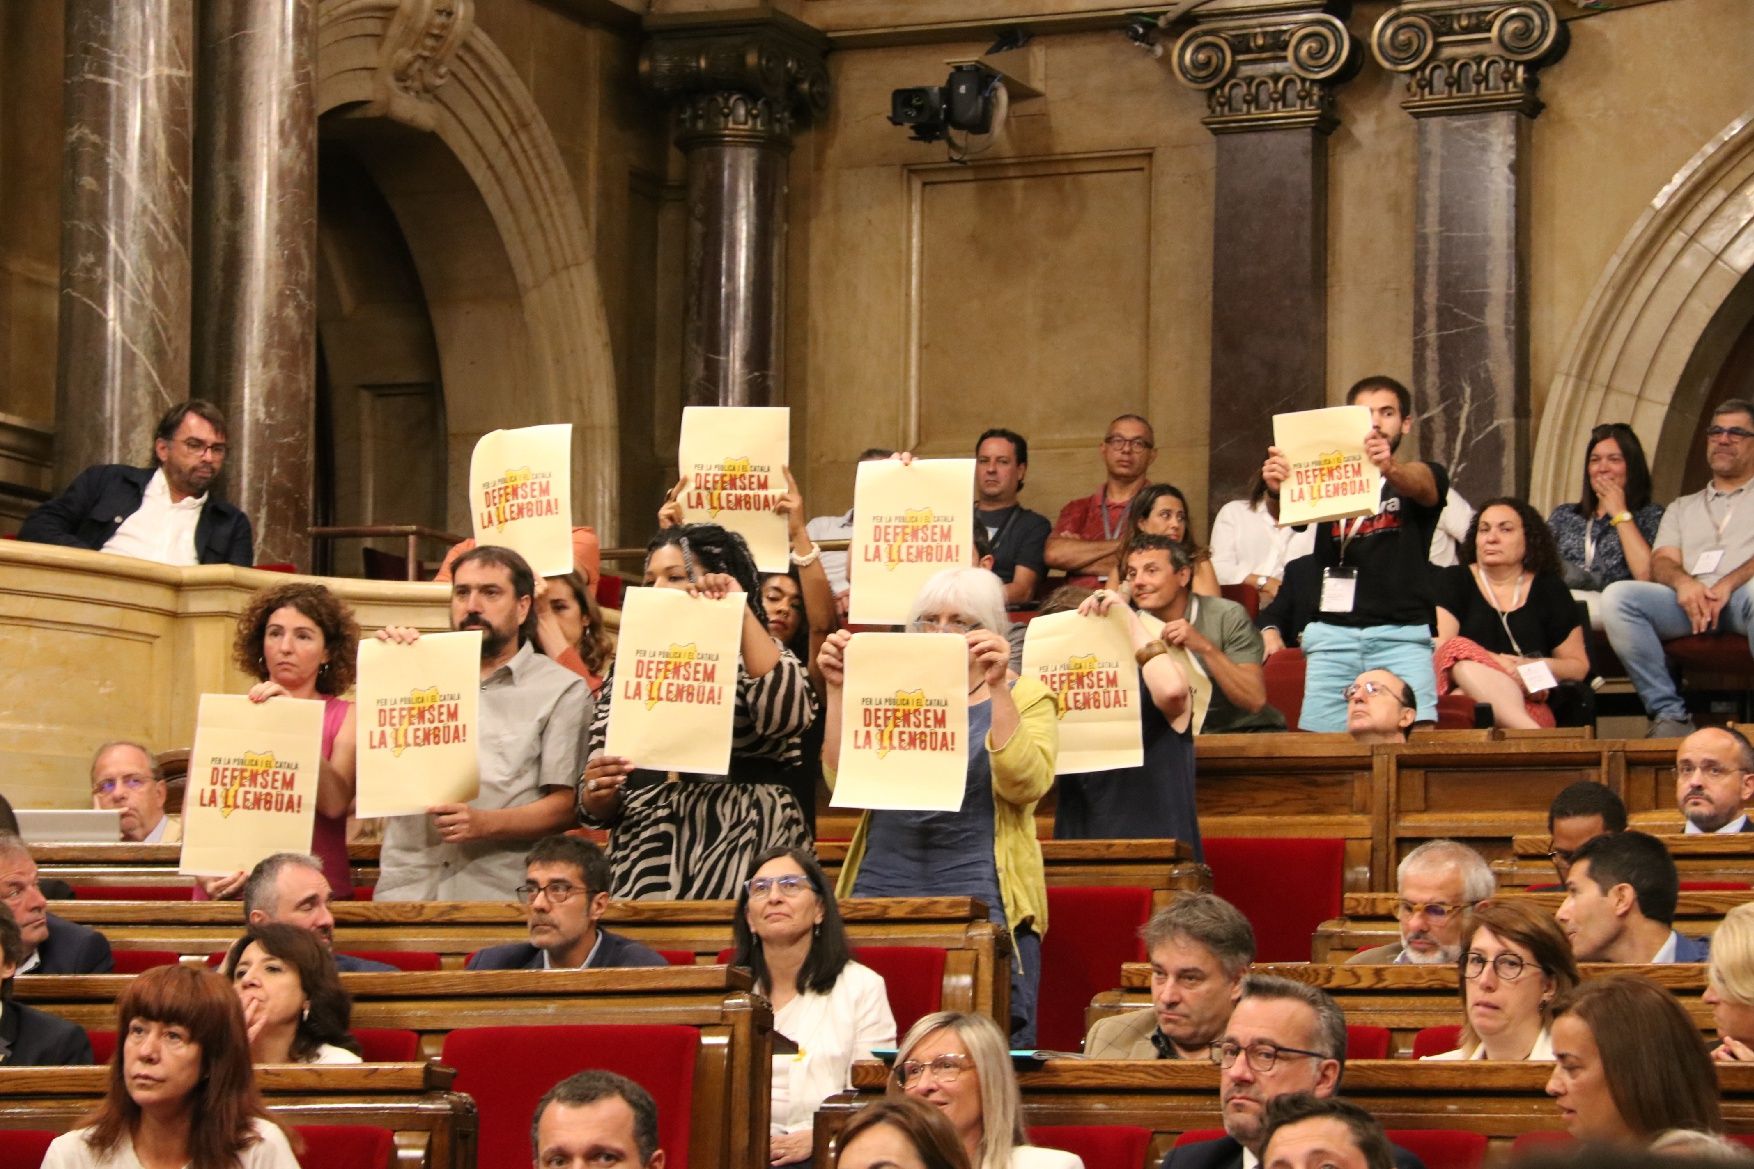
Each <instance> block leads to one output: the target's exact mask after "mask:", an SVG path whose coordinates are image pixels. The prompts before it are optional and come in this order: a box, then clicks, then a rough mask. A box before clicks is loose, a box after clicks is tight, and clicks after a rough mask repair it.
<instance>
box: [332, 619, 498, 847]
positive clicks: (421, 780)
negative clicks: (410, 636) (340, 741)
mask: <svg viewBox="0 0 1754 1169" xmlns="http://www.w3.org/2000/svg"><path fill="white" fill-rule="evenodd" d="M480 702H481V631H480V630H479V629H466V630H464V631H462V632H461V633H428V634H425V635H424V636H422V637H421V639H420V640H419V641H417V642H415V643H414V644H413V645H396V644H393V643H390V642H384V641H378V640H377V639H376V638H370V639H366V640H363V641H361V642H360V643H359V688H358V699H357V707H356V726H357V730H358V741H359V775H358V780H359V782H358V808H357V810H356V813H355V814H356V815H359V816H361V817H370V816H406V815H411V814H415V813H423V812H425V811H426V810H427V809H428V808H430V807H432V806H433V805H435V804H464V803H468V802H469V801H470V800H472V799H474V798H475V797H476V796H478V795H480V794H481V747H480V734H479V712H480Z"/></svg>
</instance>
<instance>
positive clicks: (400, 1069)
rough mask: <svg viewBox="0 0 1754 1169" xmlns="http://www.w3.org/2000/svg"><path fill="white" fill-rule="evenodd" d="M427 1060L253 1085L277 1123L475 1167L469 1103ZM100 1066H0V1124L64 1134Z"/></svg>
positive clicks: (408, 1165) (433, 1168) (263, 1075)
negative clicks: (350, 1131)
mask: <svg viewBox="0 0 1754 1169" xmlns="http://www.w3.org/2000/svg"><path fill="white" fill-rule="evenodd" d="M455 1076H456V1073H455V1072H454V1071H452V1070H451V1069H450V1068H447V1067H440V1066H439V1065H438V1064H435V1063H424V1064H419V1063H368V1064H353V1065H333V1066H324V1067H295V1066H291V1065H284V1066H275V1067H265V1068H263V1069H261V1071H260V1072H258V1073H257V1077H256V1083H257V1085H258V1086H259V1087H260V1088H261V1089H262V1095H263V1096H264V1097H265V1098H266V1099H267V1102H268V1107H269V1109H270V1111H272V1112H273V1113H274V1115H275V1117H276V1119H278V1120H280V1121H282V1122H283V1123H285V1124H291V1125H306V1124H336V1125H355V1124H364V1125H372V1126H375V1127H378V1128H387V1129H389V1130H391V1131H392V1132H393V1133H395V1134H396V1149H397V1161H398V1164H399V1165H401V1166H402V1167H403V1169H475V1147H476V1143H475V1139H476V1131H477V1117H476V1113H475V1102H474V1101H473V1100H471V1099H470V1098H469V1097H467V1096H465V1095H462V1094H460V1093H458V1092H453V1091H451V1090H450V1088H451V1081H452V1080H453V1079H454V1078H455ZM108 1080H109V1069H108V1068H107V1067H88V1068H0V1128H35V1129H58V1130H61V1131H66V1130H67V1129H70V1128H72V1127H73V1125H74V1122H75V1121H77V1120H78V1119H79V1118H80V1117H81V1116H83V1115H84V1114H85V1113H87V1112H88V1111H90V1110H91V1109H92V1108H93V1107H94V1106H95V1105H96V1104H97V1102H98V1101H99V1100H100V1099H102V1098H103V1095H104V1092H105V1090H106V1088H107V1087H108Z"/></svg>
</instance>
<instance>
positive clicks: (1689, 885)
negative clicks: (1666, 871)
mask: <svg viewBox="0 0 1754 1169" xmlns="http://www.w3.org/2000/svg"><path fill="white" fill-rule="evenodd" d="M1678 887H1679V889H1680V891H1681V892H1683V893H1711V892H1716V891H1720V890H1721V891H1723V892H1728V893H1739V892H1742V891H1744V890H1746V889H1747V888H1748V887H1749V886H1748V882H1746V881H1682V882H1680V884H1679V886H1678Z"/></svg>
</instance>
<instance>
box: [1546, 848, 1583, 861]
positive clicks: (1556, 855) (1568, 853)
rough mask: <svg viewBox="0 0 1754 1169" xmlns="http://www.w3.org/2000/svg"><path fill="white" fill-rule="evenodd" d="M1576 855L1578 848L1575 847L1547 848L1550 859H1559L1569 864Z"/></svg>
mask: <svg viewBox="0 0 1754 1169" xmlns="http://www.w3.org/2000/svg"><path fill="white" fill-rule="evenodd" d="M1576 855H1577V849H1575V848H1551V849H1548V850H1547V859H1548V860H1550V861H1558V862H1560V863H1562V864H1567V865H1568V864H1570V863H1571V860H1572V858H1573V857H1575V856H1576Z"/></svg>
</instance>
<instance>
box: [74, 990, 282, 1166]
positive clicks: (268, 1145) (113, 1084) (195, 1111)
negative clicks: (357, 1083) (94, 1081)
mask: <svg viewBox="0 0 1754 1169" xmlns="http://www.w3.org/2000/svg"><path fill="white" fill-rule="evenodd" d="M116 1036H117V1043H116V1053H115V1055H114V1056H112V1057H111V1059H110V1074H109V1077H108V1090H107V1092H106V1093H105V1095H104V1098H103V1100H102V1101H100V1102H99V1103H98V1105H97V1108H96V1109H95V1110H94V1111H92V1112H91V1113H89V1114H87V1115H86V1116H85V1117H83V1118H81V1119H80V1120H79V1121H78V1123H79V1124H81V1125H82V1126H84V1127H81V1128H76V1129H74V1130H73V1131H72V1132H69V1133H66V1134H64V1135H62V1136H59V1137H57V1138H55V1141H54V1143H52V1144H51V1145H50V1146H49V1152H48V1155H47V1156H46V1157H44V1158H43V1169H136V1167H138V1166H154V1167H158V1166H171V1165H180V1166H187V1167H189V1169H205V1167H208V1166H214V1167H220V1169H299V1164H298V1160H297V1158H296V1157H295V1156H294V1154H293V1147H292V1143H291V1141H293V1140H296V1139H297V1138H296V1137H292V1138H288V1136H287V1133H286V1132H285V1131H284V1130H283V1129H281V1127H280V1125H279V1124H278V1123H276V1121H275V1120H274V1118H273V1117H272V1116H270V1115H269V1114H268V1110H267V1108H265V1107H264V1106H263V1104H262V1097H261V1094H260V1093H259V1092H258V1091H257V1090H256V1080H255V1069H254V1068H253V1067H252V1066H251V1063H250V1043H249V1039H248V1038H247V1037H246V1035H245V1031H244V1013H243V1010H242V1008H241V1007H240V1006H239V1005H238V997H237V995H235V994H233V993H232V992H231V988H230V987H228V986H227V985H226V984H225V979H223V978H221V977H220V976H219V975H217V974H215V973H213V972H212V971H210V970H203V969H200V968H198V967H195V966H184V965H180V964H179V965H175V966H157V967H154V968H153V969H151V970H148V971H145V972H144V973H142V974H140V975H139V976H138V977H136V978H134V979H133V980H131V981H130V982H129V983H128V986H127V989H125V990H124V991H123V992H122V997H121V1001H120V1002H118V1003H117V1004H116Z"/></svg>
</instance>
